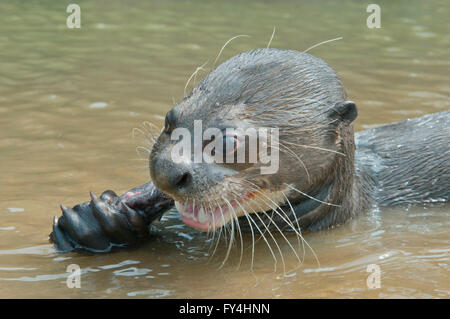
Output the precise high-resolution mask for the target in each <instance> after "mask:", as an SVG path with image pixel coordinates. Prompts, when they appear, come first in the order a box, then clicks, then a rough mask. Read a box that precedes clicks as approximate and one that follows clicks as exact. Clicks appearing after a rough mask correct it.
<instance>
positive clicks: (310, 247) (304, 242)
mask: <svg viewBox="0 0 450 319" xmlns="http://www.w3.org/2000/svg"><path fill="white" fill-rule="evenodd" d="M281 193H282V194H283V196H284V198H286V201H287V202H288V204H289V207H290V208H291V211H292V214H294V216H296V214H295V211H294V208H293V207H292V205H291V201H290V200H289V198H288V197H287V196H286V194H285V193H284V192H283V191H281ZM295 221H296V223H297V227H298V229H299V230H300V224H299V223H298V218H295ZM304 244H306V245H307V246H308V247H309V249H311V252H312V253H313V255H314V258H315V259H316V261H317V264H318V266H319V268H320V261H319V257H318V256H317V254H316V252H315V251H314V249H313V248H312V246H311V245H310V244H309V243H308V242H307V241H306V239H305V238H304V237H303V236H302V247H303V260H305V246H304Z"/></svg>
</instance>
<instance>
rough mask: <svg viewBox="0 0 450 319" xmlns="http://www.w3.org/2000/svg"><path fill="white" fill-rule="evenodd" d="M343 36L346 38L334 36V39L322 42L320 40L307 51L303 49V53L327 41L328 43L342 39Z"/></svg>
mask: <svg viewBox="0 0 450 319" xmlns="http://www.w3.org/2000/svg"><path fill="white" fill-rule="evenodd" d="M343 38H344V37H338V38H334V39H331V40H326V41H322V42H320V43H317V44H314V45H313V46H312V47H309V48H308V49H306V50H305V51H303V53H306V52H308V51H309V50H312V49H314V48H316V47H318V46H319V45H322V44H325V43H328V42H333V41H337V40H342V39H343Z"/></svg>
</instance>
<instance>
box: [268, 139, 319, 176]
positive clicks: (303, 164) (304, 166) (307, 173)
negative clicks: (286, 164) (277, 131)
mask: <svg viewBox="0 0 450 319" xmlns="http://www.w3.org/2000/svg"><path fill="white" fill-rule="evenodd" d="M278 145H280V146H283V147H284V148H285V149H287V150H288V151H290V152H291V154H292V155H294V156H295V157H296V158H297V159H298V160H299V162H300V163H301V164H302V166H303V168H304V169H305V171H306V176H307V177H308V183H311V176H310V175H309V172H308V168H307V167H306V164H305V163H304V162H303V161H302V160H301V158H300V157H299V156H298V155H297V154H296V153H295V152H294V151H293V150H291V149H290V148H289V147H287V146H286V145H284V144H283V143H278ZM270 147H275V146H272V145H271V146H270Z"/></svg>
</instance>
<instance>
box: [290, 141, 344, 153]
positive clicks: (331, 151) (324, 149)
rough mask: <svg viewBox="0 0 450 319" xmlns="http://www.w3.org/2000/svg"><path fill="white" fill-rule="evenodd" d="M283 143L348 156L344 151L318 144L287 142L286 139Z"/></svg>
mask: <svg viewBox="0 0 450 319" xmlns="http://www.w3.org/2000/svg"><path fill="white" fill-rule="evenodd" d="M283 143H286V144H291V145H295V146H300V147H305V148H312V149H316V150H320V151H325V152H330V153H336V154H339V155H342V156H346V155H345V154H344V153H342V152H338V151H335V150H330V149H327V148H322V147H318V146H312V145H303V144H297V143H292V142H287V141H284V142H283Z"/></svg>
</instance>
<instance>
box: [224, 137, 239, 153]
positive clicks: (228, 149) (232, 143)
mask: <svg viewBox="0 0 450 319" xmlns="http://www.w3.org/2000/svg"><path fill="white" fill-rule="evenodd" d="M237 148H238V139H237V137H236V136H225V137H224V138H223V151H224V154H232V153H234V152H236V150H237Z"/></svg>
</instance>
